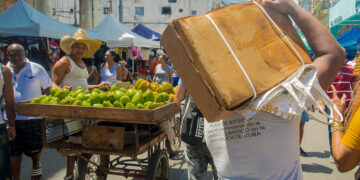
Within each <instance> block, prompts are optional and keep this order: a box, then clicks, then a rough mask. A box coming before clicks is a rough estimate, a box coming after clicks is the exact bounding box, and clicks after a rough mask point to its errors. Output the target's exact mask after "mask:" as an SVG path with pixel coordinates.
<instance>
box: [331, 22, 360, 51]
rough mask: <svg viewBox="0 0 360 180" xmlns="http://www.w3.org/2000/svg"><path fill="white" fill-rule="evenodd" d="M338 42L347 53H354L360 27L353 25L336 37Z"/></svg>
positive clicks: (358, 40) (359, 38) (359, 36)
mask: <svg viewBox="0 0 360 180" xmlns="http://www.w3.org/2000/svg"><path fill="white" fill-rule="evenodd" d="M337 41H338V42H339V44H340V45H341V46H342V47H344V48H345V49H346V52H347V53H351V54H356V52H357V48H358V47H357V46H358V44H359V43H360V29H359V28H358V27H353V28H352V29H350V30H349V31H347V32H346V33H344V34H343V35H341V36H339V37H338V38H337Z"/></svg>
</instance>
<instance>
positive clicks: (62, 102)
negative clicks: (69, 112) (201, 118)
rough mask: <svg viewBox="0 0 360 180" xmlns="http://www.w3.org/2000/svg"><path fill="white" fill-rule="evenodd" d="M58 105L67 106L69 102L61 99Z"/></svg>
mask: <svg viewBox="0 0 360 180" xmlns="http://www.w3.org/2000/svg"><path fill="white" fill-rule="evenodd" d="M60 104H62V105H65V104H69V101H67V100H66V99H62V100H60Z"/></svg>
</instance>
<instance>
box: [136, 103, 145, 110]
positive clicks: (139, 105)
mask: <svg viewBox="0 0 360 180" xmlns="http://www.w3.org/2000/svg"><path fill="white" fill-rule="evenodd" d="M136 109H145V107H144V105H142V104H137V105H136Z"/></svg>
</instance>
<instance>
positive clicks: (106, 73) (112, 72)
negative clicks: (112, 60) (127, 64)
mask: <svg viewBox="0 0 360 180" xmlns="http://www.w3.org/2000/svg"><path fill="white" fill-rule="evenodd" d="M119 65H120V64H118V63H116V64H115V65H114V67H112V68H111V69H107V68H105V64H103V65H102V68H101V73H100V77H101V82H103V81H107V82H109V83H110V84H111V85H114V84H115V83H116V81H117V78H116V75H117V74H116V68H117V67H118V66H119Z"/></svg>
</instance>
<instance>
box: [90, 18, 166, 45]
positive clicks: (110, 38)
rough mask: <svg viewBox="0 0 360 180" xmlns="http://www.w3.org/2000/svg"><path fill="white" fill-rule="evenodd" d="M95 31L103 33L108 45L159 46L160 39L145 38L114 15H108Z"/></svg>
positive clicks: (103, 38)
mask: <svg viewBox="0 0 360 180" xmlns="http://www.w3.org/2000/svg"><path fill="white" fill-rule="evenodd" d="M92 30H93V31H95V32H98V33H101V34H102V35H103V37H102V40H103V41H105V42H106V45H107V46H108V47H131V46H137V47H145V48H159V47H160V43H159V42H158V41H152V40H149V39H145V38H143V37H141V36H140V35H137V34H136V33H134V32H132V31H131V30H130V29H129V28H127V27H126V26H125V25H123V24H122V23H120V22H119V21H118V20H117V19H116V18H115V17H114V16H113V15H111V14H110V15H108V16H107V17H106V18H105V19H104V20H103V21H102V22H100V23H99V24H98V25H97V26H96V27H94V29H92Z"/></svg>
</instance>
